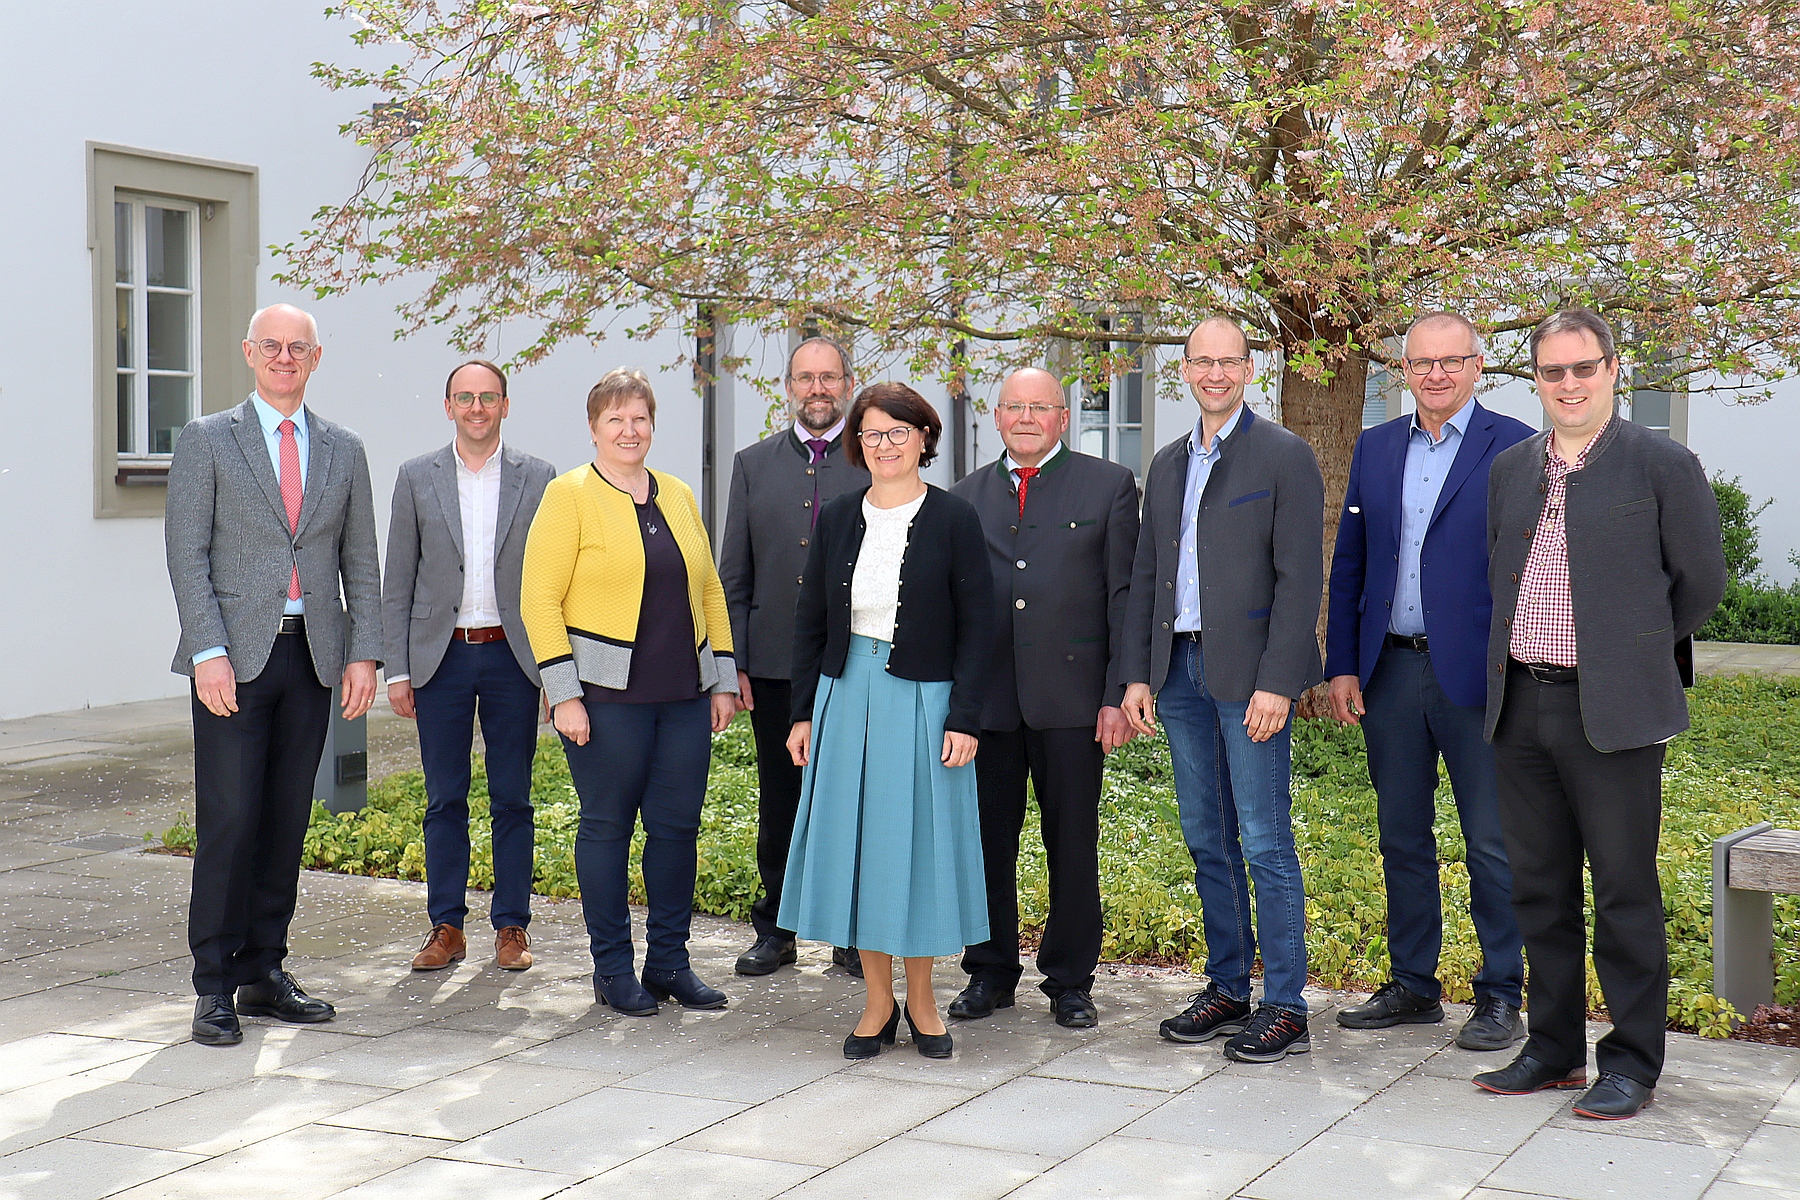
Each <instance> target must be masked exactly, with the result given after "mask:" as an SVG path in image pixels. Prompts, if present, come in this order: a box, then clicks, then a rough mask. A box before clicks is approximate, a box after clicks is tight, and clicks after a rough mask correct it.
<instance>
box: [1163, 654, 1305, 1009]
mask: <svg viewBox="0 0 1800 1200" xmlns="http://www.w3.org/2000/svg"><path fill="white" fill-rule="evenodd" d="M1249 707H1250V706H1249V704H1248V703H1247V702H1239V703H1232V702H1229V701H1225V700H1219V699H1217V698H1215V697H1214V696H1213V695H1212V694H1211V693H1210V692H1208V691H1207V690H1206V671H1205V665H1204V662H1203V659H1202V656H1201V653H1200V646H1199V644H1198V643H1196V642H1193V641H1190V640H1188V639H1187V638H1176V639H1175V644H1174V646H1173V647H1171V649H1170V655H1169V677H1168V678H1167V679H1165V680H1163V686H1162V691H1161V692H1159V693H1158V695H1157V698H1156V711H1157V712H1158V713H1159V714H1160V715H1161V717H1162V723H1163V730H1164V732H1165V733H1166V734H1167V735H1168V739H1169V754H1170V757H1171V759H1172V760H1173V762H1174V766H1175V796H1176V800H1177V802H1178V803H1179V805H1180V809H1181V834H1182V837H1183V838H1184V839H1185V840H1186V841H1187V847H1188V853H1190V854H1192V855H1193V856H1194V888H1195V890H1197V891H1198V892H1199V893H1200V907H1201V916H1202V919H1203V922H1204V928H1205V930H1206V974H1207V977H1208V978H1209V979H1211V980H1212V981H1213V983H1215V984H1217V985H1218V988H1219V990H1220V991H1221V992H1223V993H1224V994H1225V995H1227V996H1229V997H1231V998H1232V999H1233V1000H1248V999H1249V998H1250V967H1251V964H1252V963H1254V962H1255V961H1256V946H1257V937H1258V936H1259V935H1260V937H1261V938H1262V958H1263V1003H1264V1004H1268V1005H1271V1006H1273V1007H1275V1008H1284V1009H1287V1010H1288V1011H1289V1012H1293V1013H1297V1014H1300V1015H1302V1016H1304V1015H1305V1014H1306V998H1305V996H1303V995H1302V994H1301V989H1303V988H1304V987H1305V986H1306V894H1305V890H1304V887H1303V885H1302V882H1301V878H1300V857H1299V855H1298V854H1296V853H1295V851H1294V828H1293V825H1292V824H1291V823H1290V821H1289V817H1288V814H1289V809H1290V807H1291V804H1292V799H1291V796H1290V795H1289V791H1288V781H1289V778H1290V775H1291V769H1292V761H1293V745H1294V739H1293V728H1294V724H1293V720H1292V719H1291V718H1290V719H1289V721H1288V723H1287V724H1285V725H1283V726H1282V727H1281V732H1280V733H1278V734H1276V735H1275V736H1274V737H1272V738H1270V739H1269V740H1268V741H1266V742H1253V741H1251V740H1250V735H1249V733H1248V732H1247V731H1246V730H1245V729H1244V713H1245V712H1246V711H1247V710H1248V709H1249ZM1245 864H1248V865H1249V868H1250V871H1249V876H1250V879H1253V880H1255V881H1256V914H1255V915H1256V921H1255V926H1254V928H1252V924H1251V908H1250V885H1249V882H1248V881H1247V880H1246V879H1245V875H1244V867H1245Z"/></svg>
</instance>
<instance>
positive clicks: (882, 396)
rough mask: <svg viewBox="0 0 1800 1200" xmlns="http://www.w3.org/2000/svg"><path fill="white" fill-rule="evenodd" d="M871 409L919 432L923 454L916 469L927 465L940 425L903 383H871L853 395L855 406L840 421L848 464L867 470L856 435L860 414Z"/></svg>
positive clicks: (932, 410) (927, 406)
mask: <svg viewBox="0 0 1800 1200" xmlns="http://www.w3.org/2000/svg"><path fill="white" fill-rule="evenodd" d="M871 408H879V409H880V410H881V411H882V412H884V413H886V414H887V415H888V416H890V417H892V418H894V420H896V421H905V422H906V423H907V424H908V425H911V426H912V427H913V428H915V429H921V430H923V431H924V432H925V452H924V453H923V454H921V455H920V456H919V465H920V466H921V467H928V466H930V465H931V462H932V460H933V459H935V458H936V457H937V447H938V438H939V437H941V436H942V435H943V432H944V422H943V421H942V420H941V419H940V418H939V417H938V415H937V409H935V408H933V407H931V404H930V402H929V401H927V400H926V399H925V397H923V396H921V395H919V393H917V392H915V391H913V390H912V389H911V388H909V387H907V386H906V385H905V384H904V383H871V384H870V385H869V386H868V387H866V388H864V389H863V390H862V391H860V392H858V393H857V394H856V403H854V404H852V405H851V406H850V415H849V417H848V418H846V419H845V421H844V457H845V458H847V459H849V460H850V465H851V466H853V467H862V468H864V469H865V470H866V469H867V468H866V466H865V464H864V462H863V444H862V439H861V438H860V437H858V436H857V435H858V434H859V433H861V432H862V419H863V414H864V413H866V412H868V411H869V410H870V409H871Z"/></svg>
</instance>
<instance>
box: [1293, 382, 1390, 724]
mask: <svg viewBox="0 0 1800 1200" xmlns="http://www.w3.org/2000/svg"><path fill="white" fill-rule="evenodd" d="M1368 378H1369V359H1368V357H1367V355H1364V354H1360V353H1353V354H1351V355H1349V356H1347V357H1345V358H1344V359H1343V360H1342V361H1341V362H1339V363H1338V366H1337V371H1336V373H1335V374H1333V375H1332V377H1331V378H1330V379H1329V380H1318V379H1308V378H1306V377H1305V376H1304V375H1302V374H1300V372H1299V371H1297V370H1295V369H1294V368H1293V367H1287V368H1285V369H1284V370H1283V372H1282V376H1281V423H1282V424H1283V425H1286V426H1287V427H1288V428H1289V429H1291V430H1293V431H1294V432H1295V433H1297V434H1299V435H1300V436H1301V437H1303V438H1305V439H1306V441H1307V443H1308V444H1309V445H1311V446H1312V448H1313V453H1314V454H1315V455H1317V456H1318V459H1319V470H1320V472H1321V473H1322V474H1323V475H1324V476H1325V543H1324V545H1323V546H1321V547H1320V551H1319V552H1320V554H1321V555H1322V556H1323V558H1324V563H1325V573H1326V577H1327V578H1329V577H1330V574H1331V551H1332V547H1333V546H1335V545H1336V544H1337V528H1338V514H1339V513H1341V512H1342V511H1343V509H1344V489H1345V488H1346V487H1348V486H1349V484H1350V454H1351V451H1353V450H1354V449H1355V448H1356V438H1357V435H1358V434H1360V433H1361V432H1362V412H1363V388H1364V385H1365V384H1366V383H1367V382H1368ZM1325 614H1326V604H1325V600H1324V598H1323V597H1321V598H1320V601H1319V626H1318V634H1319V645H1320V647H1321V649H1322V648H1323V647H1324V645H1325ZM1330 712H1331V707H1330V705H1329V704H1327V703H1326V699H1325V687H1324V686H1323V685H1320V686H1319V687H1316V688H1313V689H1312V690H1311V691H1309V692H1307V693H1306V695H1304V696H1302V697H1300V715H1301V716H1305V717H1323V716H1329V715H1330Z"/></svg>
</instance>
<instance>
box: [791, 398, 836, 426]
mask: <svg viewBox="0 0 1800 1200" xmlns="http://www.w3.org/2000/svg"><path fill="white" fill-rule="evenodd" d="M843 415H844V402H843V401H842V400H840V399H838V398H837V397H836V396H829V397H809V398H807V399H805V400H802V401H801V402H800V403H799V404H798V405H797V406H796V411H795V416H796V417H798V418H799V421H800V424H802V425H804V426H805V427H806V428H808V429H810V430H812V431H813V432H814V433H823V432H824V431H825V430H827V429H830V428H831V427H832V426H833V425H836V424H837V423H838V421H839V420H840V419H842V417H843Z"/></svg>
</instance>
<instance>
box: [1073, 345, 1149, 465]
mask: <svg viewBox="0 0 1800 1200" xmlns="http://www.w3.org/2000/svg"><path fill="white" fill-rule="evenodd" d="M1100 326H1101V328H1102V329H1106V330H1117V331H1119V332H1135V331H1136V329H1137V328H1138V325H1137V323H1136V318H1134V317H1108V318H1102V319H1101V322H1100ZM1093 353H1095V354H1098V355H1107V356H1112V357H1114V358H1116V357H1118V356H1120V355H1123V356H1126V357H1127V359H1128V366H1127V369H1126V370H1125V371H1123V372H1119V373H1112V372H1107V371H1104V370H1101V371H1095V372H1092V373H1091V374H1089V375H1088V376H1087V377H1086V378H1084V380H1083V382H1082V386H1081V409H1080V412H1079V415H1078V418H1077V423H1076V427H1075V448H1076V449H1077V450H1080V451H1081V452H1082V453H1083V454H1091V455H1093V456H1094V457H1095V458H1104V459H1108V460H1110V461H1112V462H1116V463H1119V464H1120V465H1122V466H1127V467H1130V468H1131V470H1132V472H1133V473H1134V474H1137V475H1140V476H1141V475H1142V474H1143V469H1144V349H1143V346H1142V344H1141V343H1138V342H1101V343H1099V344H1098V345H1097V346H1096V347H1095V348H1094V351H1093ZM1116 365H1117V364H1116V363H1115V364H1114V366H1115V367H1116Z"/></svg>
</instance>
